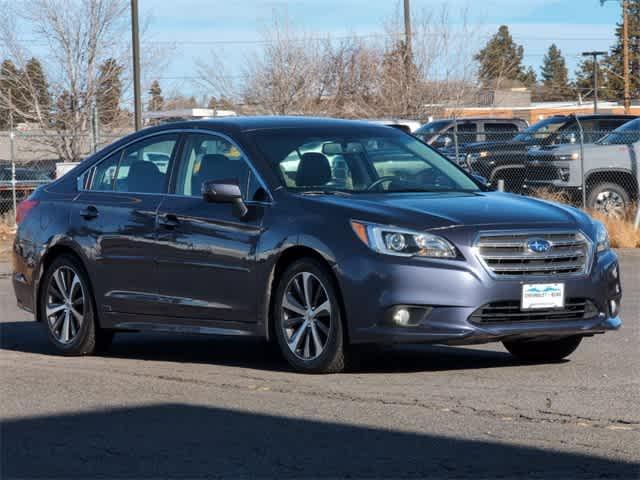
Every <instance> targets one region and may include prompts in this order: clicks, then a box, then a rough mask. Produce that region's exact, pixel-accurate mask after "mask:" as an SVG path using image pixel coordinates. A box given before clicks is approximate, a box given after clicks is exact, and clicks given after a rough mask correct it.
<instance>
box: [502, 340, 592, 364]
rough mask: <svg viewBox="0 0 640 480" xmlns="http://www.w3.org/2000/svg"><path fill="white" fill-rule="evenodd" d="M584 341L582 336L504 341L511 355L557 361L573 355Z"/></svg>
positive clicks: (526, 358)
mask: <svg viewBox="0 0 640 480" xmlns="http://www.w3.org/2000/svg"><path fill="white" fill-rule="evenodd" d="M580 342H582V337H578V336H575V337H565V338H560V339H558V340H540V341H538V340H528V341H527V340H515V341H511V342H509V341H506V342H502V343H503V345H504V347H505V348H506V349H507V350H508V351H509V353H510V354H511V355H513V356H514V357H516V358H517V359H519V360H524V361H527V362H557V361H560V360H562V359H563V358H565V357H568V356H569V355H571V354H572V353H573V352H574V351H575V350H576V348H578V345H580Z"/></svg>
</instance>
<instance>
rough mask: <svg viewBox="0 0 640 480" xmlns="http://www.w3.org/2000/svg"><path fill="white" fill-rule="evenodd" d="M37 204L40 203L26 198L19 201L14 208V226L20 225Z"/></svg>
mask: <svg viewBox="0 0 640 480" xmlns="http://www.w3.org/2000/svg"><path fill="white" fill-rule="evenodd" d="M38 203H40V202H38V200H30V199H28V198H27V199H26V200H23V201H21V202H20V203H19V204H18V207H17V208H16V225H20V224H21V223H22V221H23V220H24V219H25V218H27V215H29V212H30V211H31V210H33V208H34V207H35V206H37V205H38Z"/></svg>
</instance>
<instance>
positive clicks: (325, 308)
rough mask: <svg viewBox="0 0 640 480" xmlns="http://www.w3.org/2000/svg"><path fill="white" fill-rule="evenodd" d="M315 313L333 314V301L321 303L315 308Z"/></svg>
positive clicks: (317, 314)
mask: <svg viewBox="0 0 640 480" xmlns="http://www.w3.org/2000/svg"><path fill="white" fill-rule="evenodd" d="M314 315H315V316H316V317H317V316H320V315H331V302H330V301H329V300H327V301H326V302H324V303H323V304H322V305H319V306H318V308H316V309H315V311H314Z"/></svg>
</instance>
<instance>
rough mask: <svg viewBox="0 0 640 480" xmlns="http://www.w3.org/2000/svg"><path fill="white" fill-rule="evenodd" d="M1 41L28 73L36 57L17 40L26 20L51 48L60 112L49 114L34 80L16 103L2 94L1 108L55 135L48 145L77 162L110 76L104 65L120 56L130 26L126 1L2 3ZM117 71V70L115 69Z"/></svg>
mask: <svg viewBox="0 0 640 480" xmlns="http://www.w3.org/2000/svg"><path fill="white" fill-rule="evenodd" d="M0 8H1V9H2V10H3V11H4V12H5V15H3V16H2V18H0V42H1V43H2V44H3V45H4V46H5V50H6V51H5V52H2V53H4V54H5V55H7V56H8V57H9V58H10V59H12V61H13V62H14V63H15V64H16V65H17V66H18V68H19V69H23V65H25V64H26V62H27V61H28V59H29V58H31V54H30V52H29V49H28V48H27V47H26V45H25V44H24V43H23V42H21V41H20V39H18V38H17V36H16V28H15V25H16V24H17V23H18V22H19V21H20V22H25V23H26V24H27V25H29V26H30V27H31V29H32V31H33V36H34V37H35V39H37V40H38V41H39V42H41V43H42V45H44V46H45V48H46V55H45V59H46V67H47V68H46V71H47V73H48V76H49V83H50V88H51V95H52V97H53V98H54V99H55V101H54V102H53V104H54V105H56V107H57V108H55V110H56V111H54V112H53V115H52V112H50V111H45V110H44V109H43V106H42V105H41V101H39V99H38V89H37V88H36V86H35V85H33V82H32V81H31V80H30V79H29V78H28V76H24V75H22V78H20V79H15V81H17V82H21V88H20V91H22V92H25V93H24V96H25V98H22V99H20V101H19V102H16V101H15V99H11V98H9V95H7V94H6V92H3V91H0V108H7V109H10V110H11V111H12V112H13V113H14V114H16V115H17V116H19V117H20V118H22V119H24V121H26V122H29V123H33V124H36V125H37V126H38V127H39V128H40V129H41V130H43V131H51V130H53V131H55V133H56V135H54V136H49V137H46V141H45V143H46V144H47V145H48V147H49V148H50V149H51V150H52V151H53V152H55V153H56V154H57V155H58V156H59V157H60V158H62V159H65V160H69V161H77V160H79V159H80V158H81V156H82V154H83V153H84V150H85V146H84V145H83V141H82V136H83V134H84V133H86V132H87V130H88V124H89V119H90V114H91V111H92V106H93V105H94V104H95V102H96V98H97V96H98V94H99V90H100V87H101V85H104V83H103V82H104V80H105V77H104V76H105V74H110V73H109V72H105V70H104V69H103V71H102V72H101V69H100V64H101V62H102V61H104V60H105V59H107V58H113V57H116V55H114V52H119V51H120V50H121V48H122V38H123V31H124V29H125V28H126V19H127V16H126V15H125V13H126V2H125V1H124V0H79V1H73V0H31V1H29V2H18V3H9V2H5V3H4V4H2V5H0ZM113 73H115V69H114V70H113Z"/></svg>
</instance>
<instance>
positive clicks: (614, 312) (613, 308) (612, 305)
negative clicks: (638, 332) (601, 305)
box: [609, 300, 618, 317]
mask: <svg viewBox="0 0 640 480" xmlns="http://www.w3.org/2000/svg"><path fill="white" fill-rule="evenodd" d="M609 312H610V315H611V316H612V317H617V316H618V302H617V301H616V300H609Z"/></svg>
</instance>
